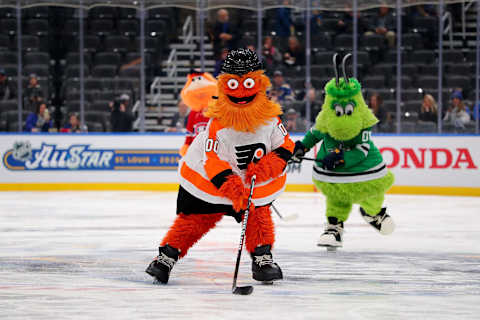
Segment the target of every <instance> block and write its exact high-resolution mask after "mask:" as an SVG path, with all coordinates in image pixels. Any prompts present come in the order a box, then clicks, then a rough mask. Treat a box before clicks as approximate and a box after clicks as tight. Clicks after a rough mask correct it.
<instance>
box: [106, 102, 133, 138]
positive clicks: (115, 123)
mask: <svg viewBox="0 0 480 320" xmlns="http://www.w3.org/2000/svg"><path fill="white" fill-rule="evenodd" d="M111 106H112V112H111V114H110V124H111V127H112V131H113V132H130V131H132V129H133V120H134V118H133V115H132V114H131V113H130V112H129V111H128V110H127V107H126V105H125V102H124V100H121V99H117V100H115V101H114V102H113V104H112V105H111Z"/></svg>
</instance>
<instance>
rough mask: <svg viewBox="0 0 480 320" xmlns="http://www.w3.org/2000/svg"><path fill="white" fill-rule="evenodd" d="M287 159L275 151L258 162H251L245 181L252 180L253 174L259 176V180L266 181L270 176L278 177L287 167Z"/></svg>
mask: <svg viewBox="0 0 480 320" xmlns="http://www.w3.org/2000/svg"><path fill="white" fill-rule="evenodd" d="M285 166H286V163H285V160H283V159H282V158H280V157H279V156H278V155H277V154H276V153H275V152H270V153H268V154H267V155H265V156H264V157H263V158H262V159H260V161H258V163H256V164H255V163H253V162H252V163H250V164H249V165H248V168H247V173H246V174H245V181H250V180H251V179H252V176H253V175H256V176H257V182H264V181H267V180H268V179H270V178H275V177H278V176H279V175H280V174H282V172H283V170H284V169H285Z"/></svg>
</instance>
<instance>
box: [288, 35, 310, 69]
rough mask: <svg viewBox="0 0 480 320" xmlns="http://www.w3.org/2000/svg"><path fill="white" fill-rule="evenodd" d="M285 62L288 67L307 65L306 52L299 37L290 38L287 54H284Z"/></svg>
mask: <svg viewBox="0 0 480 320" xmlns="http://www.w3.org/2000/svg"><path fill="white" fill-rule="evenodd" d="M283 62H284V63H285V64H286V65H287V66H303V65H305V50H304V49H303V48H302V46H301V45H300V42H299V41H298V39H297V37H295V36H291V37H290V38H288V48H287V52H285V53H284V54H283Z"/></svg>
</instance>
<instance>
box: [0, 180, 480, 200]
mask: <svg viewBox="0 0 480 320" xmlns="http://www.w3.org/2000/svg"><path fill="white" fill-rule="evenodd" d="M104 190H105V191H106V190H118V191H177V190H178V184H177V183H126V182H118V183H115V182H111V183H87V182H85V183H0V191H104ZM285 191H287V192H315V191H316V190H315V187H314V186H313V185H311V184H288V185H287V186H286V189H285ZM388 193H390V194H417V195H445V196H477V197H480V188H473V187H472V188H469V187H426V186H393V187H392V188H391V189H390V190H389V191H388Z"/></svg>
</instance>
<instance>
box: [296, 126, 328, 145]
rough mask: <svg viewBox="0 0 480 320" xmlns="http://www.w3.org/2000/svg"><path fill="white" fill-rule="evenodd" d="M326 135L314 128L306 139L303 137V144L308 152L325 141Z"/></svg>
mask: <svg viewBox="0 0 480 320" xmlns="http://www.w3.org/2000/svg"><path fill="white" fill-rule="evenodd" d="M324 137H325V135H324V134H323V133H321V132H320V131H318V130H315V129H314V128H311V129H310V130H309V131H308V132H307V134H306V135H305V137H303V140H302V143H303V145H304V146H305V148H306V149H307V150H310V149H311V148H312V147H313V146H314V145H316V144H317V143H318V142H319V141H320V140H323V138H324Z"/></svg>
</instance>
